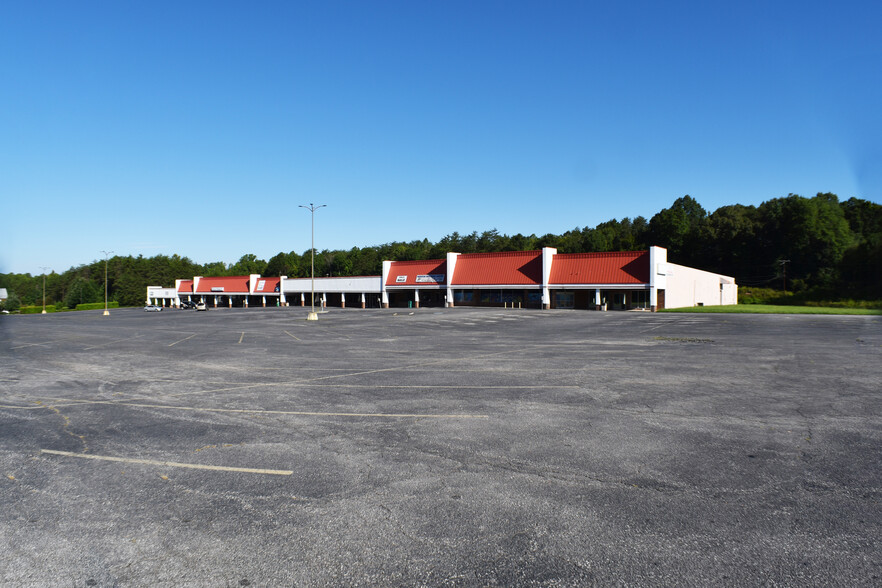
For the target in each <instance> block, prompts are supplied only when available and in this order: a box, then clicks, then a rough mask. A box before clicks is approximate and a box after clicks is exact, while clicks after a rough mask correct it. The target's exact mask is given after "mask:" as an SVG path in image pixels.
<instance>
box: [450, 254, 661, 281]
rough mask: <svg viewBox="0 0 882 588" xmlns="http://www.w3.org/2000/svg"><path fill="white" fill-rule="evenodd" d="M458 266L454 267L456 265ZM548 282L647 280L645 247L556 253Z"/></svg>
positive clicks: (647, 255)
mask: <svg viewBox="0 0 882 588" xmlns="http://www.w3.org/2000/svg"><path fill="white" fill-rule="evenodd" d="M457 269H458V268H457ZM548 282H549V283H550V284H648V283H649V251H616V252H609V253H558V254H557V255H555V256H554V259H553V261H552V262H551V276H549V280H548Z"/></svg>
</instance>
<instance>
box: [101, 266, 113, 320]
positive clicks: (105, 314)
mask: <svg viewBox="0 0 882 588" xmlns="http://www.w3.org/2000/svg"><path fill="white" fill-rule="evenodd" d="M101 253H103V254H104V316H110V311H109V310H107V258H108V257H110V254H111V253H113V251H102V252H101Z"/></svg>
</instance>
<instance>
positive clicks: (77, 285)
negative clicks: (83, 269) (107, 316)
mask: <svg viewBox="0 0 882 588" xmlns="http://www.w3.org/2000/svg"><path fill="white" fill-rule="evenodd" d="M103 299H104V291H103V290H101V289H99V288H98V287H97V286H96V285H95V283H94V282H92V281H91V280H89V279H88V278H85V277H83V276H78V277H76V278H75V279H74V281H73V282H72V283H71V285H70V286H69V287H68V289H67V294H66V295H65V296H64V305H65V306H66V307H68V308H76V306H77V304H87V303H89V302H101V301H102V300H103Z"/></svg>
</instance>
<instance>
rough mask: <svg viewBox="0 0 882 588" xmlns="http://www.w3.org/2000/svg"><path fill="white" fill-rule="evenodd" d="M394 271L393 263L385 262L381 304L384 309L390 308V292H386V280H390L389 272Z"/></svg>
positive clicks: (381, 277) (381, 278)
mask: <svg viewBox="0 0 882 588" xmlns="http://www.w3.org/2000/svg"><path fill="white" fill-rule="evenodd" d="M391 271H392V262H391V261H389V260H384V261H383V274H382V276H380V304H381V305H382V307H383V308H389V292H388V291H386V280H388V279H389V272H391Z"/></svg>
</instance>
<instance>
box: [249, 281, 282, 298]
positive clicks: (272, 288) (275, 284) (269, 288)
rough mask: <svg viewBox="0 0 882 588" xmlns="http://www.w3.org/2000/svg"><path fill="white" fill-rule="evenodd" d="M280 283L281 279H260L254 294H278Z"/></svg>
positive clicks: (255, 285) (255, 286)
mask: <svg viewBox="0 0 882 588" xmlns="http://www.w3.org/2000/svg"><path fill="white" fill-rule="evenodd" d="M280 283H281V279H279V278H258V279H257V283H256V284H254V293H255V294H272V293H273V292H278V291H279V290H278V288H279V284H280Z"/></svg>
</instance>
